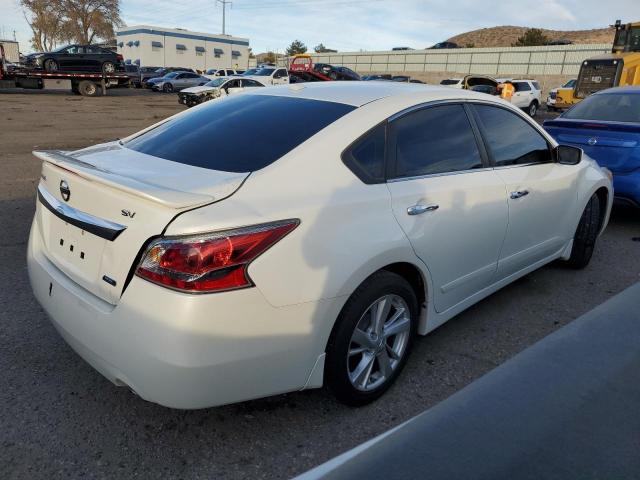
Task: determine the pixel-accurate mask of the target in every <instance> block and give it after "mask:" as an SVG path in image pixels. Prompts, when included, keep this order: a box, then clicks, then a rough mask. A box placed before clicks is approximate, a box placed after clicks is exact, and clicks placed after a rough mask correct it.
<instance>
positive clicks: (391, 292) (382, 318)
mask: <svg viewBox="0 0 640 480" xmlns="http://www.w3.org/2000/svg"><path fill="white" fill-rule="evenodd" d="M417 318H418V301H417V299H416V295H415V293H414V291H413V289H412V288H411V285H409V283H408V282H407V281H406V280H405V279H404V278H402V277H401V276H399V275H396V274H395V273H391V272H386V271H381V272H378V273H375V274H374V275H372V276H371V277H369V278H368V279H367V280H366V281H365V282H364V283H363V284H362V285H360V287H358V289H357V290H356V291H355V292H354V293H353V295H352V296H351V298H349V300H348V301H347V303H346V304H345V306H344V308H343V310H342V312H341V314H340V317H339V318H338V321H337V323H336V326H335V327H334V331H333V332H332V333H331V338H330V339H329V343H328V345H327V360H326V365H325V380H326V384H327V386H328V388H329V389H330V390H331V391H332V392H333V393H334V395H335V396H336V397H337V398H338V400H340V401H341V402H343V403H346V404H348V405H354V406H355V405H364V404H367V403H369V402H372V401H373V400H375V399H377V398H378V397H380V396H381V395H382V394H383V393H384V392H385V391H386V390H387V389H388V388H389V387H390V386H391V384H392V383H393V382H394V381H395V379H396V378H397V377H398V375H399V374H400V371H401V370H402V368H403V367H404V365H405V363H406V361H407V358H408V356H409V353H410V349H411V343H412V341H413V336H414V332H415V330H416V325H417Z"/></svg>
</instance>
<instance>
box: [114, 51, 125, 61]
mask: <svg viewBox="0 0 640 480" xmlns="http://www.w3.org/2000/svg"><path fill="white" fill-rule="evenodd" d="M116 59H117V60H118V61H120V62H124V57H123V56H122V55H120V54H119V53H116Z"/></svg>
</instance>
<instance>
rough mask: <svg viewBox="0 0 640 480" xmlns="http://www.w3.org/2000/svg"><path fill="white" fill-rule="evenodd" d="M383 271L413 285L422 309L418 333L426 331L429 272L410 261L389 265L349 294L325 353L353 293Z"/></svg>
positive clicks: (378, 269) (328, 340)
mask: <svg viewBox="0 0 640 480" xmlns="http://www.w3.org/2000/svg"><path fill="white" fill-rule="evenodd" d="M382 271H386V272H391V273H395V274H396V275H399V276H400V277H402V278H404V279H405V280H406V281H407V282H408V283H409V285H411V288H412V289H413V291H414V293H415V294H416V298H417V299H418V308H419V309H420V311H419V313H418V314H419V319H418V332H421V331H423V330H424V329H423V328H422V327H423V326H424V325H426V318H427V314H426V312H427V308H426V307H427V303H428V301H429V291H430V281H429V277H428V272H426V271H424V270H423V269H421V268H420V267H419V266H418V265H416V263H413V262H409V261H398V262H394V263H389V264H387V265H384V266H382V267H380V268H377V269H376V270H375V271H372V272H371V273H370V274H369V275H367V276H366V277H365V278H363V279H362V280H361V281H360V282H359V283H358V284H357V285H356V286H355V288H354V289H353V291H352V292H351V293H350V294H349V296H347V297H346V298H345V300H344V303H343V304H342V306H341V307H340V311H339V313H338V315H337V316H336V318H335V319H334V320H333V324H332V326H331V330H330V333H329V335H328V336H327V339H326V341H325V346H324V351H325V352H326V351H327V346H328V345H329V342H330V341H331V339H332V338H333V335H334V333H335V331H336V328H337V325H338V323H339V321H340V318H341V316H342V312H343V311H344V308H345V306H346V304H347V302H348V301H349V299H350V298H351V296H352V295H353V293H355V291H356V290H357V289H358V288H359V287H360V285H362V284H363V283H364V282H366V281H367V280H368V279H369V278H371V276H373V275H375V274H376V273H378V272H382Z"/></svg>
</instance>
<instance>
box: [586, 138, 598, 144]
mask: <svg viewBox="0 0 640 480" xmlns="http://www.w3.org/2000/svg"><path fill="white" fill-rule="evenodd" d="M587 143H588V144H589V145H595V144H596V143H598V139H597V138H596V137H591V138H590V139H589V140H587Z"/></svg>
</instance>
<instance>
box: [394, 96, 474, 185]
mask: <svg viewBox="0 0 640 480" xmlns="http://www.w3.org/2000/svg"><path fill="white" fill-rule="evenodd" d="M389 126H390V134H389V137H390V148H391V157H390V158H395V166H394V170H395V171H394V175H393V176H394V177H395V178H403V177H415V176H423V175H433V174H439V173H450V172H459V171H464V170H472V169H476V168H482V167H483V163H482V157H481V156H480V151H479V149H478V144H477V142H476V138H475V135H474V133H473V130H472V128H471V123H470V122H469V118H468V117H467V114H466V112H465V110H464V108H463V107H462V105H445V106H440V107H430V108H425V109H423V110H419V111H417V112H413V113H409V114H407V115H405V116H403V117H400V118H399V119H397V120H394V121H392V122H391V123H390V124H389Z"/></svg>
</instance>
